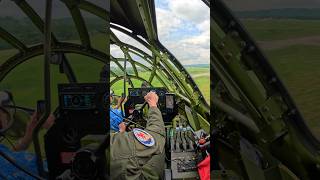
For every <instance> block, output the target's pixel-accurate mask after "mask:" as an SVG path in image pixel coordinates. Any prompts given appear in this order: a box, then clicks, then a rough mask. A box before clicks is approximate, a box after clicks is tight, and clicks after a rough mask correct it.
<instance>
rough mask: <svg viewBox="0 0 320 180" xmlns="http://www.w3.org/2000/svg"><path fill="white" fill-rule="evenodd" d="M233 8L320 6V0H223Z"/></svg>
mask: <svg viewBox="0 0 320 180" xmlns="http://www.w3.org/2000/svg"><path fill="white" fill-rule="evenodd" d="M223 1H224V2H226V4H228V6H229V7H230V8H232V9H233V10H260V9H279V8H320V0H223Z"/></svg>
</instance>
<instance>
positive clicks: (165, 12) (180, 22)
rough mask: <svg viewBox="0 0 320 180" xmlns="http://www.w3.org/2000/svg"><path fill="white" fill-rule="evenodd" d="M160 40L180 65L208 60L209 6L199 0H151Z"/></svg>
mask: <svg viewBox="0 0 320 180" xmlns="http://www.w3.org/2000/svg"><path fill="white" fill-rule="evenodd" d="M155 4H156V14H157V26H158V35H159V39H160V41H161V42H162V43H163V45H165V46H166V47H167V48H168V49H169V51H171V52H172V53H173V54H174V55H175V56H176V57H177V59H178V60H179V61H180V62H181V63H182V64H184V65H189V64H209V63H210V9H209V7H207V6H206V5H205V4H204V3H203V2H202V0H155Z"/></svg>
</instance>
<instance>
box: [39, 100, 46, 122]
mask: <svg viewBox="0 0 320 180" xmlns="http://www.w3.org/2000/svg"><path fill="white" fill-rule="evenodd" d="M45 109H46V103H45V101H44V100H39V101H37V117H38V119H39V118H40V117H41V116H42V115H43V113H44V111H45Z"/></svg>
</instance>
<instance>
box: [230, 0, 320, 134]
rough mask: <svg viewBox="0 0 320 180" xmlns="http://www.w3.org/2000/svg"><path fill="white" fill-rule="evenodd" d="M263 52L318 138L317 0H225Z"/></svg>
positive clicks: (319, 34) (319, 24) (319, 63)
mask: <svg viewBox="0 0 320 180" xmlns="http://www.w3.org/2000/svg"><path fill="white" fill-rule="evenodd" d="M224 2H225V3H226V4H227V5H228V6H229V8H231V9H232V11H233V12H234V13H235V15H236V16H237V17H238V18H239V19H240V20H241V22H242V23H243V25H244V26H245V28H246V29H247V30H248V31H249V33H250V35H251V36H252V37H253V38H254V39H255V40H256V42H257V43H258V45H259V46H260V48H261V49H262V50H263V52H264V53H265V54H266V56H267V58H268V59H269V61H270V63H271V65H272V66H273V67H274V69H275V70H276V72H277V74H278V75H279V76H280V79H281V80H282V81H283V83H284V84H285V86H286V87H287V89H288V91H289V93H290V95H291V96H292V98H293V99H294V101H295V103H296V105H297V106H298V108H299V110H300V112H301V113H302V115H303V117H304V119H305V122H306V124H307V125H308V126H309V128H310V129H311V131H312V132H313V134H314V135H315V136H316V137H317V138H318V139H320V123H319V118H320V79H319V78H317V77H320V71H319V66H320V61H319V59H320V2H319V1H311V0H305V1H289V0H283V1H263V0H259V1H256V0H245V1H236V0H224Z"/></svg>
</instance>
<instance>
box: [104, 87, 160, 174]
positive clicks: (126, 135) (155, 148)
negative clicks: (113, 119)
mask: <svg viewBox="0 0 320 180" xmlns="http://www.w3.org/2000/svg"><path fill="white" fill-rule="evenodd" d="M144 99H145V101H146V102H147V103H148V104H149V112H148V118H147V124H146V128H145V129H140V128H135V129H133V130H132V131H130V132H126V131H121V132H118V133H112V134H111V136H110V145H111V150H110V158H111V161H110V162H112V163H110V172H111V179H119V180H135V179H139V180H140V179H148V180H149V179H150V180H152V179H161V177H162V174H163V170H164V161H165V154H164V153H165V152H164V146H165V127H164V122H163V119H162V115H161V112H160V110H159V109H158V107H157V103H158V99H159V97H158V96H157V94H156V93H155V92H149V93H148V94H147V95H146V96H145V97H144ZM120 126H121V125H120ZM120 129H121V128H120Z"/></svg>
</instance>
